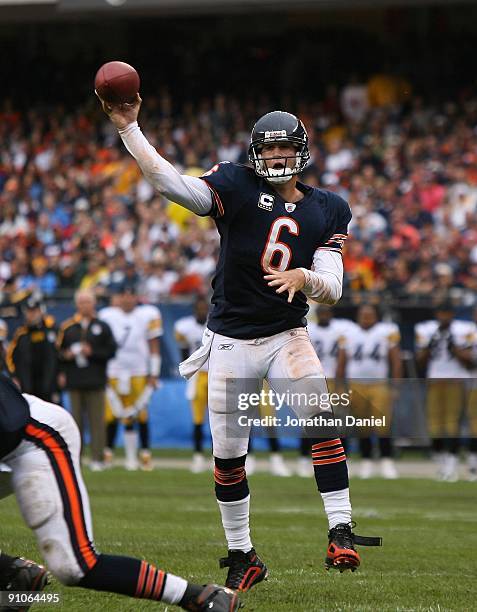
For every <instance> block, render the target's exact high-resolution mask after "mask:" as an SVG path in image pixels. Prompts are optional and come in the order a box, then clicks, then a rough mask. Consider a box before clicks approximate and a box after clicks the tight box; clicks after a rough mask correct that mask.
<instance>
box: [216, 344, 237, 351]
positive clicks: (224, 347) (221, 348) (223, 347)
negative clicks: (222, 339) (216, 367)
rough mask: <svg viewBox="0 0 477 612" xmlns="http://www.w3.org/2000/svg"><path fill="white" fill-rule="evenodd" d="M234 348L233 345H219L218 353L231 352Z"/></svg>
mask: <svg viewBox="0 0 477 612" xmlns="http://www.w3.org/2000/svg"><path fill="white" fill-rule="evenodd" d="M233 348H234V345H233V344H219V348H218V349H217V350H218V351H231V350H232V349H233Z"/></svg>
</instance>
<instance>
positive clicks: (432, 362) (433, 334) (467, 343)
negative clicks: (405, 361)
mask: <svg viewBox="0 0 477 612" xmlns="http://www.w3.org/2000/svg"><path fill="white" fill-rule="evenodd" d="M414 331H415V335H416V338H415V344H416V349H425V348H429V349H430V356H429V364H428V367H427V377H428V378H469V377H470V376H472V372H471V371H470V370H468V369H467V368H466V367H464V366H463V365H462V364H461V363H460V361H459V360H458V359H456V358H455V357H454V355H452V353H451V352H450V351H449V347H451V345H452V344H453V345H454V346H456V347H457V348H462V349H465V348H472V347H473V346H475V344H476V343H477V326H476V324H475V323H473V322H472V321H459V320H457V319H454V321H452V322H451V324H450V326H449V327H448V329H445V330H441V329H439V322H438V321H424V322H423V323H418V324H417V325H416V327H415V330H414Z"/></svg>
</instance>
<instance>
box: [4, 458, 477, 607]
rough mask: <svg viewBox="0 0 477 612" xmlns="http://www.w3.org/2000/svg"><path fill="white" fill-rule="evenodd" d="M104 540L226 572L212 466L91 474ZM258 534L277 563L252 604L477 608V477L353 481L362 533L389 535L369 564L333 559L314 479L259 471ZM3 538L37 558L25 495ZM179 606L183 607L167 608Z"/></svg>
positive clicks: (85, 601)
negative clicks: (356, 566)
mask: <svg viewBox="0 0 477 612" xmlns="http://www.w3.org/2000/svg"><path fill="white" fill-rule="evenodd" d="M86 483H87V486H88V489H89V492H90V496H91V505H92V510H93V517H94V527H95V540H96V544H97V547H98V549H99V550H101V551H104V552H109V553H115V554H126V555H135V556H138V557H143V558H146V559H148V560H149V561H151V562H154V563H155V564H157V565H159V566H160V567H162V568H164V569H166V570H167V569H168V570H170V571H172V572H175V573H178V574H180V575H183V576H184V577H190V578H191V579H192V580H194V581H197V582H219V583H220V582H223V580H224V575H225V574H224V571H225V570H220V569H219V568H218V562H217V560H218V557H220V556H223V555H224V553H225V552H226V550H225V546H224V540H223V534H222V528H221V525H220V520H219V513H218V509H217V507H216V502H215V500H214V497H213V494H212V482H211V475H210V474H202V475H199V476H193V475H191V474H189V473H188V472H186V471H182V470H161V471H154V472H152V473H128V472H124V471H122V470H121V469H113V470H111V471H109V472H102V473H94V474H91V473H86ZM250 483H251V488H252V533H253V540H254V544H255V546H256V548H257V551H258V552H259V554H260V555H261V556H262V557H263V559H264V560H265V561H266V563H267V564H268V566H269V569H270V578H269V580H268V581H267V582H265V583H262V584H260V585H258V586H257V587H255V588H254V589H253V590H252V591H251V592H250V593H249V594H247V595H245V596H243V598H242V599H243V601H244V603H245V604H246V610H250V611H253V612H285V611H287V612H312V611H313V612H314V611H322V610H323V611H330V610H353V611H360V610H366V611H369V610H372V611H384V610H395V611H411V610H419V611H424V610H428V611H431V610H432V611H437V610H439V611H440V610H477V586H476V570H477V485H476V484H475V483H466V482H461V483H455V484H448V483H436V482H433V481H430V480H416V479H412V480H411V479H407V480H398V481H391V482H390V481H382V480H377V479H376V480H369V481H359V480H353V481H352V496H353V509H354V519H355V520H356V521H357V522H358V528H357V529H356V531H357V533H361V534H363V535H381V536H382V537H383V540H384V546H383V548H363V547H361V548H360V551H361V556H362V561H363V563H362V568H361V569H360V570H359V571H358V572H356V573H354V574H351V573H350V572H346V573H344V574H339V573H331V572H330V573H328V572H326V571H325V570H324V569H323V557H324V553H325V548H326V532H327V525H326V521H325V517H324V513H323V511H322V508H321V500H320V499H319V497H318V495H317V493H316V492H315V488H314V481H313V480H312V479H305V480H304V479H299V478H289V479H284V478H276V477H271V476H269V475H266V474H256V475H254V476H252V477H251V479H250ZM0 525H1V531H0V534H1V535H0V543H1V546H2V548H4V550H5V551H6V552H9V553H10V554H15V553H16V554H22V555H24V556H28V557H30V558H32V559H35V560H39V557H38V553H37V550H36V547H35V541H34V538H33V536H32V534H31V533H30V532H29V530H28V529H27V528H26V527H25V526H24V524H23V523H22V521H21V518H20V515H19V513H18V510H17V507H16V503H15V501H14V500H13V499H12V498H10V499H7V500H5V501H3V502H2V503H1V504H0ZM48 590H49V591H51V592H59V593H61V597H62V604H61V605H60V606H58V605H57V606H53V607H51V606H41V607H38V608H35V609H38V610H44V611H45V612H46V611H47V610H52V611H53V612H54V611H55V610H56V611H58V610H59V609H61V610H65V611H67V612H76V611H78V612H79V611H85V610H88V611H91V612H93V611H101V612H109V611H113V610H114V611H119V612H121V611H129V610H145V611H147V610H153V609H155V610H166V609H167V607H166V606H163V605H162V604H156V603H152V602H145V601H142V600H133V599H128V598H125V597H119V596H114V595H108V594H104V593H95V592H91V591H86V590H81V589H72V588H69V589H67V588H65V587H62V586H61V585H60V584H59V583H57V582H56V581H53V582H52V584H51V585H50V586H49V587H48ZM168 609H169V610H170V611H171V612H172V610H173V609H176V608H173V607H171V606H169V608H168Z"/></svg>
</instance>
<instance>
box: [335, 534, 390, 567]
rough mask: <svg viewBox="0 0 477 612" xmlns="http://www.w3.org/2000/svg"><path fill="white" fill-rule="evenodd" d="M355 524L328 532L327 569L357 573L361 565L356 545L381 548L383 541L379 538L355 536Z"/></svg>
mask: <svg viewBox="0 0 477 612" xmlns="http://www.w3.org/2000/svg"><path fill="white" fill-rule="evenodd" d="M354 526H355V523H350V524H346V523H340V524H339V525H336V526H335V527H333V529H330V530H329V532H328V550H327V553H326V558H325V568H326V569H327V570H329V569H331V568H333V569H337V570H339V571H340V572H344V571H345V570H351V571H352V572H354V571H356V570H357V569H358V567H359V565H360V563H361V559H360V557H359V554H358V553H357V551H356V549H355V547H354V546H355V544H361V545H363V546H381V545H382V540H381V538H378V537H376V538H375V537H367V536H359V535H355V534H354V533H353V531H352V529H353V527H354Z"/></svg>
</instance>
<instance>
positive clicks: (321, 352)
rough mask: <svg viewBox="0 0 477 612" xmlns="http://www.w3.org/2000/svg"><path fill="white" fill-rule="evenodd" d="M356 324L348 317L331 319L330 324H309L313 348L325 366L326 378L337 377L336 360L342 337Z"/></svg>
mask: <svg viewBox="0 0 477 612" xmlns="http://www.w3.org/2000/svg"><path fill="white" fill-rule="evenodd" d="M350 325H354V324H353V323H352V322H351V321H349V320H348V319H331V321H330V323H329V325H326V326H324V325H318V324H317V323H309V324H308V334H309V336H310V340H311V343H312V344H313V348H314V349H315V351H316V354H317V355H318V358H319V360H320V362H321V365H322V366H323V370H324V372H325V376H326V378H335V377H336V361H337V357H338V348H339V346H340V339H341V338H343V337H344V336H345V335H346V330H347V329H348V328H349V327H350Z"/></svg>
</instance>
